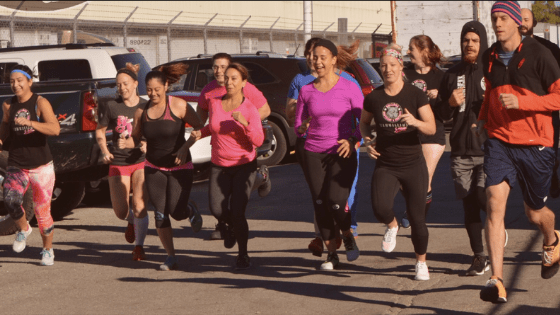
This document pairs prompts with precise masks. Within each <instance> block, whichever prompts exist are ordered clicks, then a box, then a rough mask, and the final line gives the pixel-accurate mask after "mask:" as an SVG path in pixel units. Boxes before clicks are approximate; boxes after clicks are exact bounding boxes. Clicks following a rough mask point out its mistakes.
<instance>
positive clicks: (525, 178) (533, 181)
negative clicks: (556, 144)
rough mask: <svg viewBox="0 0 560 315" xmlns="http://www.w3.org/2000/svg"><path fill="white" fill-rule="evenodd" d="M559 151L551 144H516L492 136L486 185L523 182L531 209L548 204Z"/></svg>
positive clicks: (487, 149)
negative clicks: (547, 145) (549, 145)
mask: <svg viewBox="0 0 560 315" xmlns="http://www.w3.org/2000/svg"><path fill="white" fill-rule="evenodd" d="M555 159H556V154H555V152H554V150H553V149H552V148H550V147H543V146H523V145H513V144H508V143H505V142H503V141H500V140H498V139H495V138H490V139H488V140H486V142H485V143H484V173H486V187H489V186H494V185H498V184H500V183H501V182H503V181H507V182H508V184H509V185H510V187H513V186H514V185H515V180H516V179H517V180H518V181H519V185H520V186H521V192H522V193H523V201H525V203H526V204H527V206H529V207H530V208H531V209H534V210H539V209H542V208H543V207H544V206H545V202H546V198H547V196H548V191H549V189H550V181H551V178H552V169H553V168H554V161H555Z"/></svg>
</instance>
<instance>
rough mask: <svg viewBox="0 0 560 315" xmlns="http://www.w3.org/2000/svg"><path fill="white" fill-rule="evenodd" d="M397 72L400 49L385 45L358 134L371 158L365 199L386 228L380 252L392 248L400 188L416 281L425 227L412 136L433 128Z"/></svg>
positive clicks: (422, 185) (423, 183)
mask: <svg viewBox="0 0 560 315" xmlns="http://www.w3.org/2000/svg"><path fill="white" fill-rule="evenodd" d="M402 71H403V60H402V54H401V52H400V47H398V46H397V45H391V46H389V47H388V48H386V49H384V50H383V55H382V58H381V72H382V75H383V81H384V85H383V86H380V87H379V88H377V89H375V90H374V91H373V92H371V93H370V94H369V95H368V96H367V97H366V99H365V100H364V111H363V112H362V119H361V120H360V131H361V132H362V135H364V141H365V142H366V146H367V149H368V154H369V156H370V157H371V158H374V159H377V163H376V166H375V171H374V173H373V177H372V179H371V200H372V207H373V212H374V214H375V217H376V218H377V220H379V221H380V222H381V223H384V224H387V230H386V231H385V236H384V237H383V241H382V249H383V251H385V252H392V251H393V249H394V248H395V246H396V242H397V239H396V237H397V231H398V229H399V225H398V223H397V220H396V219H395V214H394V212H393V203H394V199H395V196H396V194H397V192H398V190H399V187H400V186H402V190H403V195H404V197H405V199H406V207H407V210H406V211H407V213H408V218H409V219H410V221H411V226H412V244H413V245H414V252H415V253H416V259H417V262H416V280H429V279H430V274H429V272H428V266H427V265H426V251H427V248H428V228H427V227H426V220H425V216H424V213H425V200H426V189H427V188H428V168H427V166H426V160H425V159H424V156H423V154H422V146H421V144H420V140H419V139H418V132H420V133H423V134H426V135H431V134H434V133H435V130H436V127H435V122H434V114H433V113H432V110H431V108H430V104H429V101H428V97H427V96H426V94H424V93H423V92H422V91H420V90H419V89H417V88H416V87H414V86H412V85H411V84H405V82H404V80H403V72H402ZM372 119H374V120H375V125H376V130H377V139H376V141H372V140H371V136H370V135H371V128H370V124H371V121H372Z"/></svg>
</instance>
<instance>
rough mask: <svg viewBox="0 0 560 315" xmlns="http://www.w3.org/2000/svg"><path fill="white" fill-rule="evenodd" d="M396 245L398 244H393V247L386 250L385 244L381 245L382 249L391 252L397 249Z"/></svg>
mask: <svg viewBox="0 0 560 315" xmlns="http://www.w3.org/2000/svg"><path fill="white" fill-rule="evenodd" d="M395 247H397V244H395V246H393V248H390V249H387V250H385V248H383V245H381V250H382V251H384V252H386V253H390V252H392V251H394V250H395Z"/></svg>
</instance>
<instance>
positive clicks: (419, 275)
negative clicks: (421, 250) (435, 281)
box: [414, 261, 430, 281]
mask: <svg viewBox="0 0 560 315" xmlns="http://www.w3.org/2000/svg"><path fill="white" fill-rule="evenodd" d="M415 269H416V277H414V280H420V281H426V280H430V271H428V265H426V262H425V261H417V262H416V268H415Z"/></svg>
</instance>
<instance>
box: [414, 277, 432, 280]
mask: <svg viewBox="0 0 560 315" xmlns="http://www.w3.org/2000/svg"><path fill="white" fill-rule="evenodd" d="M414 280H416V281H428V280H430V277H429V276H428V278H423V277H418V276H415V277H414Z"/></svg>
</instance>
